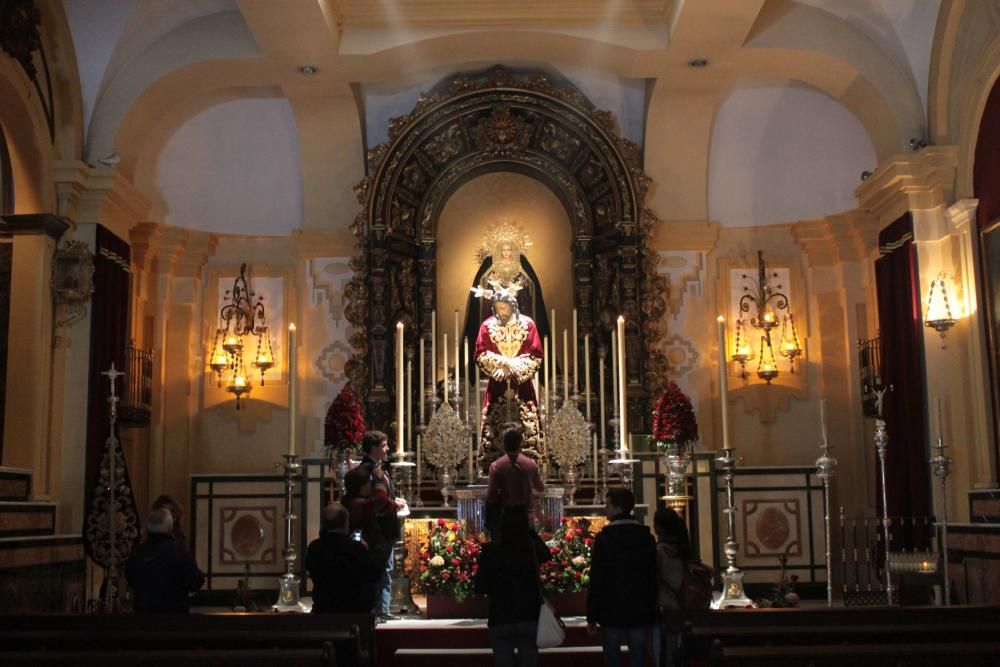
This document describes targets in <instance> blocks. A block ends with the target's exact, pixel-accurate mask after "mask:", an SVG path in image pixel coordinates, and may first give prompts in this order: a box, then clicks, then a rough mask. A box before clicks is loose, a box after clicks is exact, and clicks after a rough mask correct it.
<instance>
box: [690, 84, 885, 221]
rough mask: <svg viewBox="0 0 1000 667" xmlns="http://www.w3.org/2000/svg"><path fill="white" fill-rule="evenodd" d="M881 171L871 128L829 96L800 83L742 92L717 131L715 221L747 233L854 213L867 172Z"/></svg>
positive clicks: (711, 185)
mask: <svg viewBox="0 0 1000 667" xmlns="http://www.w3.org/2000/svg"><path fill="white" fill-rule="evenodd" d="M877 164H878V160H877V158H876V156H875V150H874V148H873V147H872V144H871V141H870V140H869V138H868V134H867V132H866V131H865V128H864V127H863V126H862V125H861V123H860V122H859V121H858V119H857V118H855V117H854V116H853V115H852V114H851V113H850V112H849V111H848V110H847V109H845V108H844V107H842V106H841V105H839V104H838V103H837V102H835V101H834V100H832V99H830V98H829V97H827V96H826V95H824V94H822V93H820V92H818V91H816V90H813V89H811V88H807V87H805V86H800V85H793V84H784V85H774V86H771V87H760V88H740V89H737V90H736V91H734V92H733V93H732V94H731V95H730V96H729V97H728V98H727V99H726V101H725V102H724V103H723V104H722V106H721V107H720V108H719V111H718V114H717V115H716V121H715V126H714V128H713V131H712V143H711V151H710V155H709V176H708V213H709V218H710V219H711V220H717V221H719V222H720V223H721V224H722V225H723V226H726V227H744V226H756V225H770V224H776V223H786V222H794V221H797V220H804V219H810V218H817V217H821V216H824V215H829V214H831V213H839V212H841V211H844V210H847V209H852V208H855V207H856V206H857V201H856V200H855V198H854V190H855V188H856V187H857V186H858V183H859V182H860V176H861V172H862V171H865V170H873V169H874V168H875V167H876V166H877Z"/></svg>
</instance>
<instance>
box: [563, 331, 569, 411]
mask: <svg viewBox="0 0 1000 667" xmlns="http://www.w3.org/2000/svg"><path fill="white" fill-rule="evenodd" d="M568 343H569V332H568V331H566V330H565V329H563V405H567V404H568V403H569V344H568Z"/></svg>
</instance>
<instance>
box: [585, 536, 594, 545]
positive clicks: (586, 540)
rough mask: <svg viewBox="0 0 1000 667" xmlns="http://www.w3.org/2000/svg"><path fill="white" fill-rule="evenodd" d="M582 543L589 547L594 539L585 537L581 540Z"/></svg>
mask: <svg viewBox="0 0 1000 667" xmlns="http://www.w3.org/2000/svg"><path fill="white" fill-rule="evenodd" d="M583 543H584V544H586V545H587V546H588V547H589V546H590V545H591V544H593V543H594V540H593V538H590V537H588V538H587V539H585V540H584V541H583Z"/></svg>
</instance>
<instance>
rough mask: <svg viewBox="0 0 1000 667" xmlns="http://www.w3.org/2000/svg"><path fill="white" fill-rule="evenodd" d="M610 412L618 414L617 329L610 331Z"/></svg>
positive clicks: (613, 414)
mask: <svg viewBox="0 0 1000 667" xmlns="http://www.w3.org/2000/svg"><path fill="white" fill-rule="evenodd" d="M611 413H612V416H618V332H617V331H612V332H611ZM605 442H607V441H605Z"/></svg>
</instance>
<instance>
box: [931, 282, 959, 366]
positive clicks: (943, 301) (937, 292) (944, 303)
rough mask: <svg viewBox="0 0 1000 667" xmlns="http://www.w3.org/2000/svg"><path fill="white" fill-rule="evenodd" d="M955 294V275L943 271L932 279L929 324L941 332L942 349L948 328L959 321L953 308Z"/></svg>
mask: <svg viewBox="0 0 1000 667" xmlns="http://www.w3.org/2000/svg"><path fill="white" fill-rule="evenodd" d="M953 294H955V276H954V275H952V274H951V273H950V272H948V271H941V272H940V273H938V275H937V278H935V279H934V280H932V281H931V289H930V293H929V294H928V295H927V319H925V320H924V326H928V327H930V328H932V329H934V330H935V331H937V332H938V333H939V334H941V349H944V335H945V332H947V331H948V329H950V328H952V327H953V326H955V324H956V323H957V322H958V320H957V319H955V314H954V313H953V312H952V309H951V298H952V297H951V295H953Z"/></svg>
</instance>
